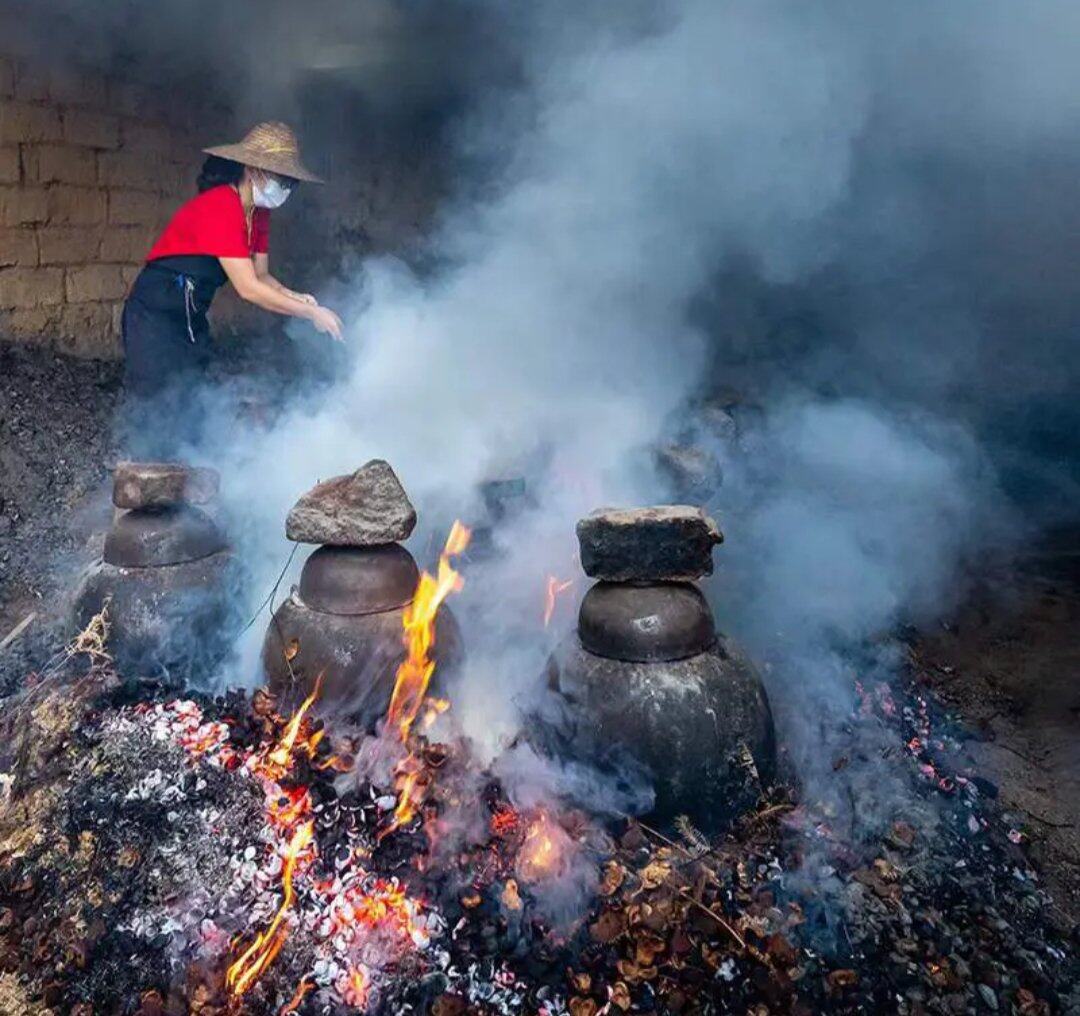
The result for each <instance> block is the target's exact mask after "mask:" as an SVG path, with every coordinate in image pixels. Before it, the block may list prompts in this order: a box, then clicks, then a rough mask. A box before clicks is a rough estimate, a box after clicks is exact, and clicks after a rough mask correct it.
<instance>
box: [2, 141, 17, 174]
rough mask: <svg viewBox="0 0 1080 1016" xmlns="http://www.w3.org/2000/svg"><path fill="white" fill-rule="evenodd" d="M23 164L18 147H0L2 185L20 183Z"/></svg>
mask: <svg viewBox="0 0 1080 1016" xmlns="http://www.w3.org/2000/svg"><path fill="white" fill-rule="evenodd" d="M20 166H21V162H20V161H19V146H18V145H0V183H18V182H19V176H20V168H19V167H20Z"/></svg>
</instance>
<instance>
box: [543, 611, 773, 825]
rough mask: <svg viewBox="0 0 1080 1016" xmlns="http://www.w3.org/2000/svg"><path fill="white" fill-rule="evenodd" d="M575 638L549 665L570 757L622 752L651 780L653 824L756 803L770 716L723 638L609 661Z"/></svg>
mask: <svg viewBox="0 0 1080 1016" xmlns="http://www.w3.org/2000/svg"><path fill="white" fill-rule="evenodd" d="M684 627H685V629H686V630H692V629H693V627H694V626H693V625H692V624H690V623H689V622H687V624H686V625H685V626H684ZM582 641H583V640H579V638H578V636H577V634H576V633H572V634H571V635H569V636H568V637H567V638H566V639H565V640H564V641H563V643H562V644H561V645H560V646H559V647H558V649H557V650H556V652H555V654H554V655H553V657H552V660H551V665H550V668H551V669H550V678H551V684H552V687H553V689H554V690H555V691H557V692H558V693H559V694H560V695H561V696H562V697H563V698H564V699H565V700H566V702H567V703H568V709H567V710H566V713H567V714H568V716H569V717H570V723H571V725H572V726H573V728H574V729H572V730H570V731H564V732H563V734H564V735H567V734H568V735H569V739H570V743H572V744H573V745H574V750H575V751H577V752H580V753H581V754H583V755H585V756H589V755H590V754H593V753H597V754H609V753H610V749H611V748H612V746H620V747H622V748H623V749H625V751H626V752H627V753H628V754H629V755H630V756H631V757H633V758H634V759H635V760H637V762H639V763H640V764H642V765H644V766H645V767H647V769H648V771H649V773H650V774H651V776H652V781H653V786H654V790H655V793H656V802H655V810H654V812H653V814H654V816H655V817H656V818H657V819H660V820H669V819H671V818H674V817H675V816H676V815H680V814H685V815H688V816H689V817H690V819H691V820H692V821H693V822H694V823H695V824H697V825H699V826H701V827H703V828H706V829H710V830H711V829H715V828H719V827H721V826H723V825H724V824H726V823H727V822H729V821H730V820H731V819H732V818H733V817H734V816H736V815H737V814H738V813H739V812H740V811H743V810H745V809H746V808H749V807H751V806H752V805H753V804H754V802H755V801H756V800H757V798H758V796H759V794H760V792H761V790H762V788H763V787H764V786H766V785H767V784H768V783H769V782H770V781H771V780H772V779H773V776H774V773H775V766H776V746H775V735H774V732H773V722H772V714H771V712H770V709H769V702H768V699H767V698H766V696H765V690H764V686H763V685H762V682H761V678H760V677H759V676H758V674H757V672H756V671H755V670H754V668H753V666H752V665H751V663H750V662H749V660H747V659H746V657H744V656H743V655H742V653H741V652H740V651H739V650H738V648H737V647H736V646H735V645H734V644H733V643H732V642H731V641H730V640H729V639H727V638H725V637H724V636H723V635H718V636H716V637H715V639H714V641H713V642H712V644H711V645H710V646H709V648H708V649H706V650H705V651H703V652H699V653H696V654H694V655H691V656H684V657H682V658H680V659H677V660H651V661H632V660H626V659H622V660H616V659H610V658H607V657H604V656H600V655H597V654H596V653H593V652H590V651H589V650H587V649H585V648H583V646H582ZM635 644H636V643H635ZM624 655H625V653H624Z"/></svg>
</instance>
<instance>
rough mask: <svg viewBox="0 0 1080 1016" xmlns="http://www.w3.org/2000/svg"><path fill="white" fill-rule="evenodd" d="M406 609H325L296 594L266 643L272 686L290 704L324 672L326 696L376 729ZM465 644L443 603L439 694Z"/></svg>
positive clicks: (399, 656) (438, 628) (399, 653)
mask: <svg viewBox="0 0 1080 1016" xmlns="http://www.w3.org/2000/svg"><path fill="white" fill-rule="evenodd" d="M313 556H314V555H313ZM403 615H404V608H403V607H396V608H394V609H391V610H384V611H380V612H377V613H367V614H331V613H324V612H321V611H317V610H313V609H312V608H311V607H310V606H309V605H308V604H307V603H306V602H305V601H304V600H303V598H302V597H301V596H300V595H299V593H298V592H294V593H293V594H292V596H290V597H289V599H288V600H286V601H285V602H284V603H283V604H282V605H281V606H280V607H279V608H278V609H277V611H276V612H275V613H274V616H273V618H272V619H271V621H270V626H269V628H268V629H267V632H266V638H265V640H264V641H263V651H262V662H263V668H264V670H265V671H266V676H267V681H268V683H269V686H270V690H271V691H273V692H274V693H275V694H276V695H278V696H280V697H281V698H282V699H283V701H284V702H286V703H297V702H299V701H301V700H302V699H303V698H304V697H305V696H307V695H308V694H310V692H311V690H312V689H313V687H314V685H315V680H316V678H317V677H318V676H319V675H320V674H321V675H322V686H321V691H320V701H321V702H322V703H323V704H325V705H327V706H328V707H330V708H332V709H333V710H334V711H335V712H336V713H338V714H339V715H342V716H345V717H348V718H349V719H350V720H352V721H353V722H355V723H357V724H360V725H361V726H363V727H364V728H366V729H367V730H374V729H375V726H376V723H377V722H378V721H379V720H381V719H382V718H383V717H384V716H385V715H386V711H387V708H388V707H389V705H390V696H391V694H392V693H393V690H394V678H395V676H396V674H397V669H398V666H399V665H400V664H401V661H402V660H403V659H404V658H405V645H404V641H403V636H404V625H403V623H402V618H403ZM461 645H462V643H461V634H460V631H459V629H458V625H457V622H456V621H455V620H454V617H453V615H452V614H451V613H450V612H449V611H448V610H447V609H446V608H445V607H443V608H442V609H441V610H440V611H439V614H438V617H437V619H436V622H435V645H434V648H433V649H432V656H433V658H434V659H435V660H436V664H437V665H436V669H435V675H434V677H433V678H432V684H431V687H430V688H429V691H430V692H431V693H432V694H436V695H438V694H439V693H440V691H439V689H440V687H441V685H442V682H443V680H444V679H445V677H446V676H447V675H448V673H449V672H451V671H452V668H453V667H454V666H456V665H457V664H458V663H459V662H460V660H461V657H462V650H461ZM287 657H288V658H287Z"/></svg>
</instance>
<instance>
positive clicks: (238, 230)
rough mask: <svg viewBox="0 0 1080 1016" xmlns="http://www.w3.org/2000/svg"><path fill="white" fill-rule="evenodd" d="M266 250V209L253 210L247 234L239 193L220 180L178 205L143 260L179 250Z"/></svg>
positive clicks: (227, 254)
mask: <svg viewBox="0 0 1080 1016" xmlns="http://www.w3.org/2000/svg"><path fill="white" fill-rule="evenodd" d="M269 250H270V212H269V210H268V209H266V208H256V209H255V210H254V212H253V213H252V216H251V235H250V237H249V236H248V228H247V223H246V221H245V220H244V206H243V204H242V203H241V201H240V195H239V194H237V193H236V191H235V190H233V188H232V187H230V186H229V185H228V184H222V185H221V186H220V187H211V188H210V189H209V190H207V191H203V193H202V194H200V195H199V196H198V197H194V198H192V199H191V200H190V201H188V202H187V204H184V205H181V206H180V207H179V208H178V209H177V210H176V213H175V214H174V215H173V217H172V219H170V220H169V224H168V225H167V226H166V227H165V229H164V231H163V232H162V234H161V236H159V237H158V238H157V242H156V243H155V244H154V246H153V247H152V248H151V249H150V253H149V254H148V255H147V257H146V260H147V261H156V260H157V259H158V258H166V257H172V256H174V255H179V254H208V255H210V256H211V257H216V258H246V257H251V255H252V254H266V253H267V252H268V251H269Z"/></svg>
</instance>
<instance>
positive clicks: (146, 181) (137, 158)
mask: <svg viewBox="0 0 1080 1016" xmlns="http://www.w3.org/2000/svg"><path fill="white" fill-rule="evenodd" d="M164 165H165V163H164V162H163V161H162V160H161V159H158V158H154V157H153V156H149V155H145V154H143V153H142V152H134V151H127V150H121V151H119V152H102V153H101V155H99V156H98V180H99V181H100V182H101V183H103V184H106V185H107V186H109V187H132V188H134V189H135V190H152V191H158V190H160V189H161V178H162V174H163V173H164V168H163V167H164Z"/></svg>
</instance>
